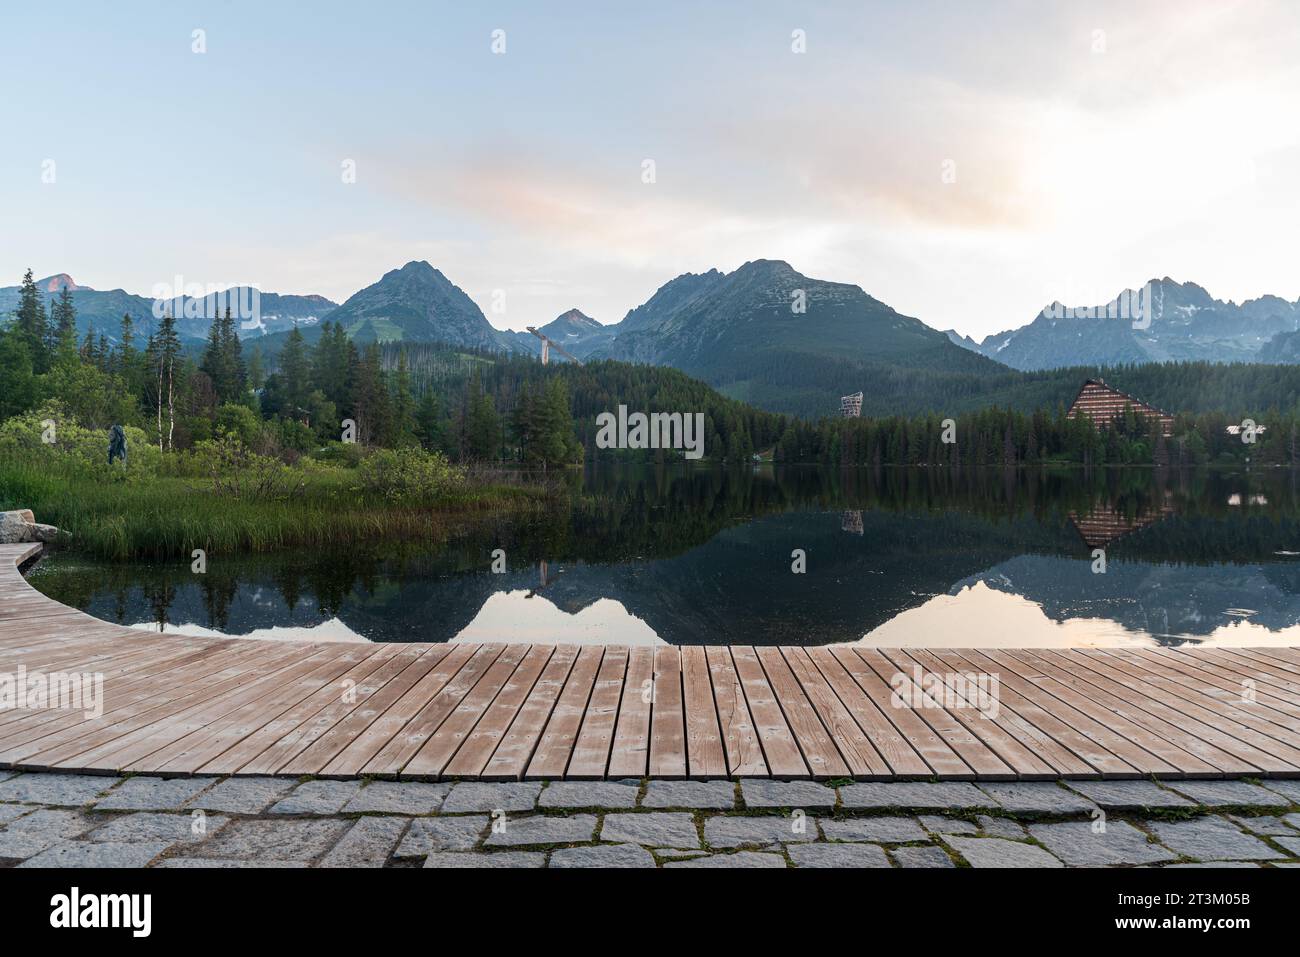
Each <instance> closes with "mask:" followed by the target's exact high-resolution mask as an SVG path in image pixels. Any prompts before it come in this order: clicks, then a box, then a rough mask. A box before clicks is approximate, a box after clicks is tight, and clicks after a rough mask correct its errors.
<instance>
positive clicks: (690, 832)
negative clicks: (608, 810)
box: [600, 811, 700, 849]
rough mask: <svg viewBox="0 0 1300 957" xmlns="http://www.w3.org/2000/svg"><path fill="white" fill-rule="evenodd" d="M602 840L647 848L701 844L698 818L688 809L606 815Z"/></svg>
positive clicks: (682, 846)
mask: <svg viewBox="0 0 1300 957" xmlns="http://www.w3.org/2000/svg"><path fill="white" fill-rule="evenodd" d="M600 839H601V840H602V841H618V842H621V843H629V844H640V845H642V846H643V847H676V848H686V849H691V848H697V847H699V846H700V835H699V832H698V831H697V830H696V827H695V818H693V817H692V816H691V815H690V814H688V813H687V812H685V811H643V812H641V813H639V814H606V815H605V820H604V821H603V822H602V824H601V828H600Z"/></svg>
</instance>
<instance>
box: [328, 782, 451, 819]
mask: <svg viewBox="0 0 1300 957" xmlns="http://www.w3.org/2000/svg"><path fill="white" fill-rule="evenodd" d="M450 790H451V785H450V784H427V783H425V782H423V781H371V782H370V783H369V784H368V785H366V786H365V787H364V788H362V789H361V793H360V794H358V795H356V796H355V797H353V798H352V800H350V801H348V803H347V805H346V806H344V808H343V810H344V812H345V813H348V814H353V813H382V814H432V813H433V812H434V811H436V810H438V808H440V807H442V802H443V801H444V800H446V798H447V793H448V792H449V791H450Z"/></svg>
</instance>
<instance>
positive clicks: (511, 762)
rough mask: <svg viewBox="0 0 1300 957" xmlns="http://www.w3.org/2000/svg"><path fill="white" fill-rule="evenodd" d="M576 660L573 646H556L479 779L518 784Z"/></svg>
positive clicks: (575, 648) (575, 650)
mask: <svg viewBox="0 0 1300 957" xmlns="http://www.w3.org/2000/svg"><path fill="white" fill-rule="evenodd" d="M577 658H578V649H577V646H575V645H559V646H558V647H557V648H556V649H555V652H554V654H552V655H551V660H550V661H548V662H547V663H546V668H545V670H543V671H542V674H541V677H540V678H538V679H537V683H536V684H535V685H533V688H532V690H531V691H530V692H528V698H527V699H526V700H525V701H524V705H523V707H522V708H520V709H519V714H518V715H516V716H515V720H514V721H513V722H512V723H511V725H510V728H509V730H507V731H506V733H505V736H504V737H503V738H502V739H501V743H500V744H499V745H498V746H497V749H496V751H495V752H493V754H492V757H491V759H490V760H489V761H488V763H487V766H486V767H484V769H483V771H482V773H481V775H480V777H482V778H483V779H484V780H485V781H518V780H521V779H522V778H523V776H524V770H525V769H526V768H527V767H528V762H529V760H530V759H531V758H532V756H533V749H534V748H536V747H537V742H538V739H540V738H541V736H542V729H543V728H544V727H546V722H547V720H548V719H549V718H550V716H551V712H552V711H554V710H555V703H556V702H557V701H559V699H560V692H561V691H562V690H564V682H565V681H566V680H567V679H568V677H569V672H570V670H572V668H573V663H574V661H576V660H577Z"/></svg>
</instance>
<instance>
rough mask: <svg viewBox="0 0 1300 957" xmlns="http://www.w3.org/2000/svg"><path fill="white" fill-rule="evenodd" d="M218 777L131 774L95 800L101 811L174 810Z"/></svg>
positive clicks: (97, 807) (96, 808) (96, 806)
mask: <svg viewBox="0 0 1300 957" xmlns="http://www.w3.org/2000/svg"><path fill="white" fill-rule="evenodd" d="M216 780H217V779H216V778H150V777H135V778H127V780H125V781H123V782H122V783H121V784H119V785H118V786H117V787H116V788H114V789H113V791H112V792H111V793H110V794H109V795H108V796H107V797H104V798H102V799H101V800H99V801H98V802H97V803H96V804H95V810H97V811H173V810H176V809H177V808H179V807H180V806H181V805H183V804H184V803H185V802H186V801H188V800H190V799H191V798H193V797H194V796H195V795H197V794H198V793H199V792H200V791H202V790H204V789H205V788H207V787H210V786H211V785H212V784H213V782H215V781H216Z"/></svg>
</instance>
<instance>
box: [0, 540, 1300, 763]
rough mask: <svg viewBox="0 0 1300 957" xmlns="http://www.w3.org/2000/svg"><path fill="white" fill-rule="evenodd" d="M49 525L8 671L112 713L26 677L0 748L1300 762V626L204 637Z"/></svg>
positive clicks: (1, 723)
mask: <svg viewBox="0 0 1300 957" xmlns="http://www.w3.org/2000/svg"><path fill="white" fill-rule="evenodd" d="M40 548H41V546H39V545H3V546H0V691H3V690H4V682H5V681H6V680H8V681H9V688H11V689H12V688H13V681H14V679H15V677H16V676H17V675H18V674H19V673H20V670H22V669H25V674H26V676H28V677H29V678H31V677H33V676H36V677H37V678H38V679H48V678H52V677H53V676H56V675H76V674H87V675H92V676H102V679H103V686H102V687H103V695H102V702H101V703H102V713H100V714H94V713H87V711H86V710H85V709H84V707H83V708H71V707H53V706H46V707H25V706H24V707H15V706H14V702H13V701H12V700H9V701H8V702H7V703H6V704H5V706H4V707H3V708H0V768H16V769H27V770H55V771H83V772H91V773H121V772H138V773H153V774H164V775H189V774H258V775H292V776H299V775H316V776H321V777H340V778H343V777H355V776H359V775H371V776H376V777H388V778H396V777H401V778H411V779H420V780H433V779H444V778H459V779H481V780H521V779H550V780H557V779H574V780H582V779H601V778H641V777H647V776H649V777H658V778H697V779H710V778H723V777H775V778H783V779H799V778H814V779H819V780H834V779H850V778H852V779H858V780H895V779H947V780H971V779H983V780H1055V779H1059V778H1138V777H1151V776H1154V777H1159V778H1181V777H1197V778H1203V777H1240V776H1248V777H1300V651H1298V650H1297V649H1292V648H1263V647H1261V648H1231V649H1228V648H1216V649H1192V650H1187V651H1182V650H1169V649H1107V650H1096V649H1092V650H1089V649H1064V650H988V649H986V650H978V649H935V650H924V649H872V648H863V647H856V646H831V647H809V648H804V647H797V646H792V647H785V646H782V647H777V646H765V647H750V646H741V645H737V646H730V647H709V648H703V647H694V646H688V647H682V648H676V647H658V648H645V647H617V646H609V647H582V648H579V647H575V646H572V645H522V644H427V643H412V644H376V645H356V644H343V643H319V642H303V641H285V642H270V641H248V640H243V639H238V638H190V637H184V636H176V635H159V634H153V633H148V632H143V631H141V630H139V629H133V628H126V627H122V626H118V625H113V624H109V623H107V622H104V621H100V620H99V619H96V618H93V617H91V616H89V615H86V614H83V613H82V612H79V611H76V610H74V609H71V608H68V607H66V606H64V605H62V604H60V603H58V602H56V601H54V600H52V599H49V598H46V597H45V596H44V595H41V594H40V593H38V592H37V591H36V590H35V589H33V588H32V587H31V586H30V585H29V584H28V583H27V581H26V579H25V578H24V577H23V576H22V574H21V572H20V571H19V566H20V565H21V564H22V563H23V562H24V561H26V560H28V559H29V558H31V557H34V556H35V555H37V554H39V552H40ZM936 675H937V676H954V675H957V676H966V677H968V678H970V679H975V678H982V680H983V681H984V683H983V684H979V683H976V682H974V681H968V682H967V683H966V684H960V683H954V684H953V685H952V686H951V687H949V689H948V690H947V692H946V693H943V694H942V699H943V700H939V697H940V693H939V691H938V690H937V688H936V687H935V686H932V685H930V684H929V682H928V681H926V677H927V676H936ZM915 676H921V678H922V681H923V682H924V686H923V687H922V686H917V685H914V684H913V681H914V678H915ZM994 679H996V680H994ZM899 691H901V692H902V694H901V696H900V695H899V694H897V693H896V692H899ZM927 692H933V694H929V693H927ZM900 697H901V698H904V699H907V703H906V704H904V703H902V702H901V701H900ZM53 703H54V702H52V703H51V704H53ZM66 703H67V702H65V704H66ZM81 704H82V705H85V704H86V702H81Z"/></svg>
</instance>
